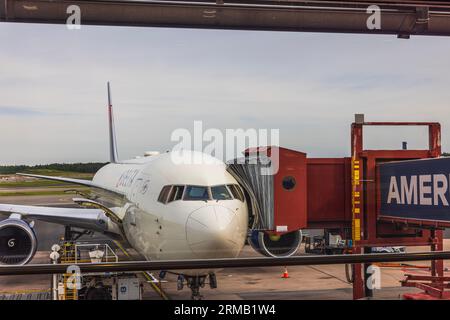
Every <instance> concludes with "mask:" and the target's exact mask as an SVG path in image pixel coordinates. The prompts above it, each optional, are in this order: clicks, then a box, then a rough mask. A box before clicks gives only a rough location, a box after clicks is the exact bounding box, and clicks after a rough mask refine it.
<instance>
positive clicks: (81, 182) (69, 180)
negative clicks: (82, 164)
mask: <svg viewBox="0 0 450 320" xmlns="http://www.w3.org/2000/svg"><path fill="white" fill-rule="evenodd" d="M16 174H17V175H19V176H25V177H32V178H40V179H46V180H53V181H60V182H67V183H72V184H78V185H81V186H86V187H91V188H97V189H101V190H104V191H108V192H112V193H114V194H117V195H121V196H124V195H125V194H124V193H122V192H120V191H118V190H114V189H110V188H106V187H104V186H100V185H98V184H95V183H93V182H92V181H91V180H83V179H72V178H64V177H55V176H43V175H39V174H30V173H16Z"/></svg>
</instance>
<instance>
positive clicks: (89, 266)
mask: <svg viewBox="0 0 450 320" xmlns="http://www.w3.org/2000/svg"><path fill="white" fill-rule="evenodd" d="M444 259H445V260H447V259H450V251H433V252H416V253H371V254H348V255H330V256H297V257H287V258H236V259H207V260H179V261H177V260H166V261H126V262H115V263H81V264H77V266H78V267H79V268H80V272H81V273H88V272H127V271H128V272H132V271H133V272H134V271H150V270H183V269H220V268H249V267H273V266H293V265H326V264H329V265H331V264H354V263H375V262H402V261H426V260H444ZM68 266H69V265H67V264H35V265H24V266H0V276H7V275H22V274H23V275H24V274H55V273H66V269H67V267H68Z"/></svg>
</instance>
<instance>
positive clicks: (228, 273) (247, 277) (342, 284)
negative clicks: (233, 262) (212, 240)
mask: <svg viewBox="0 0 450 320" xmlns="http://www.w3.org/2000/svg"><path fill="white" fill-rule="evenodd" d="M72 197H73V195H63V196H27V197H22V196H15V197H0V201H1V202H2V203H21V204H41V205H52V206H53V205H64V206H70V205H71V201H70V200H71V198H72ZM36 228H37V234H38V237H39V239H40V245H39V251H38V252H37V253H36V255H35V257H34V259H33V261H32V263H48V262H49V248H50V247H51V244H53V243H55V242H58V238H59V236H61V235H62V234H63V231H64V228H63V227H60V226H57V225H55V224H50V223H43V222H40V223H37V224H36ZM94 239H96V240H102V239H104V238H103V237H102V236H97V237H95V238H94ZM91 240H92V239H91ZM444 247H445V249H446V250H450V240H446V241H445V245H444ZM117 250H118V251H119V249H118V248H117ZM426 250H428V248H426V247H409V248H408V252H412V251H426ZM303 252H304V251H303V248H300V250H299V253H298V254H304V253H303ZM241 256H245V257H249V256H259V254H258V253H256V252H255V251H254V250H253V249H252V248H251V247H249V246H245V247H244V249H243V251H242V253H241ZM411 264H413V265H420V266H427V265H429V264H430V263H429V262H417V263H411ZM445 266H446V267H447V268H449V269H450V261H446V262H445ZM380 270H381V273H380V274H381V286H380V289H378V290H374V294H373V299H389V300H395V299H402V296H403V294H404V293H407V292H420V291H419V290H417V289H414V288H403V287H401V285H400V280H402V279H403V277H404V274H405V273H410V274H417V275H428V274H429V272H428V270H427V269H422V268H413V267H406V266H405V267H381V268H380ZM283 272H284V268H281V267H264V268H230V269H222V270H218V271H217V272H216V275H217V282H218V288H216V289H211V288H209V285H208V284H206V285H205V287H204V288H202V289H201V294H202V295H203V299H206V300H209V299H218V300H225V299H227V300H228V299H229V300H278V299H280V300H281V299H286V300H299V299H301V300H322V299H323V300H329V299H333V300H348V299H352V285H351V284H350V283H348V282H347V280H346V276H345V268H344V266H343V265H321V266H290V267H289V268H288V274H289V278H287V279H285V278H282V274H283ZM155 275H156V276H157V274H155ZM141 277H142V276H141ZM142 279H143V280H144V278H143V277H142ZM176 280H177V276H176V275H174V274H170V273H168V274H167V275H166V277H165V279H164V282H162V283H161V287H162V289H163V290H164V292H165V293H166V294H167V295H168V296H169V297H170V299H173V300H180V299H190V296H191V293H190V290H189V289H188V288H187V287H186V286H185V288H184V289H183V290H177V284H176ZM50 281H51V276H50V275H33V276H2V277H0V300H1V299H46V298H48V297H49V296H48V295H46V294H45V293H48V292H49V288H50V283H51V282H50ZM144 290H145V293H144V299H161V297H160V296H159V295H158V294H157V293H156V292H155V291H153V289H152V288H151V286H150V284H148V283H146V282H144ZM39 294H41V295H39Z"/></svg>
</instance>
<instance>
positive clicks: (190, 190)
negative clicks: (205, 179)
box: [183, 186, 209, 201]
mask: <svg viewBox="0 0 450 320" xmlns="http://www.w3.org/2000/svg"><path fill="white" fill-rule="evenodd" d="M183 200H204V201H206V200H209V192H208V187H202V186H186V192H185V193H184V198H183Z"/></svg>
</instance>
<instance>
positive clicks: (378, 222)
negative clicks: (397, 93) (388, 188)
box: [351, 115, 450, 299]
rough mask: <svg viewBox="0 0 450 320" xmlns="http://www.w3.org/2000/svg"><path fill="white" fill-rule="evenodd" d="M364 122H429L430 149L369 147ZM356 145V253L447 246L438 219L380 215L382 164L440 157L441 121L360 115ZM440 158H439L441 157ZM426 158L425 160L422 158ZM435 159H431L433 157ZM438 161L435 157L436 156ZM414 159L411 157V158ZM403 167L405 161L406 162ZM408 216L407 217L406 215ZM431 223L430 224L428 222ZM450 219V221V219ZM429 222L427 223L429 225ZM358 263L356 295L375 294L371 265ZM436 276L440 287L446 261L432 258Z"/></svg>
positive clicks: (353, 132)
mask: <svg viewBox="0 0 450 320" xmlns="http://www.w3.org/2000/svg"><path fill="white" fill-rule="evenodd" d="M364 126H391V127H392V126H427V127H428V134H429V145H428V149H424V150H423V149H422V150H401V149H399V150H366V149H364V147H363V128H364ZM351 149H352V153H351V155H352V167H351V177H352V194H351V197H352V240H353V241H352V253H363V252H370V251H371V249H372V248H373V247H397V246H400V247H403V246H429V247H430V249H431V250H432V251H441V250H442V249H443V240H442V231H441V230H439V228H441V227H442V226H440V225H439V223H438V222H437V221H433V220H431V222H430V219H429V218H428V220H429V221H428V222H426V221H427V220H426V219H425V220H423V219H422V220H419V222H417V221H418V220H417V219H415V222H414V219H413V220H407V221H405V222H404V223H402V221H400V220H402V219H399V218H397V219H393V218H392V217H386V216H384V217H383V216H382V215H380V210H381V209H380V207H381V186H380V184H381V182H380V181H381V180H380V166H387V165H389V164H388V162H396V161H397V162H398V161H400V163H401V161H403V160H413V159H426V158H436V157H439V156H440V155H441V135H440V124H439V123H433V122H365V121H364V116H363V115H356V116H355V122H354V123H353V124H352V128H351ZM438 160H439V159H437V160H436V161H438ZM419 161H422V160H419ZM430 161H431V160H430ZM432 161H435V160H432ZM408 163H410V161H408ZM401 166H402V167H404V166H405V165H404V164H402V165H401ZM403 220H405V219H403ZM427 223H428V224H427ZM449 223H450V222H449ZM425 225H426V226H425ZM369 266H370V265H365V266H364V268H363V266H362V265H361V264H355V265H354V274H353V276H354V277H353V298H354V299H361V298H364V297H367V296H370V295H371V294H372V291H371V290H370V289H371V288H367V284H366V283H365V277H367V275H366V271H367V269H366V268H367V267H369ZM431 267H432V272H431V274H432V276H431V278H433V277H434V278H433V279H434V280H431V281H434V282H435V283H436V288H440V287H442V285H441V284H440V283H439V281H441V280H440V278H439V277H441V278H442V276H443V263H442V262H441V261H433V262H432V266H431Z"/></svg>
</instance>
